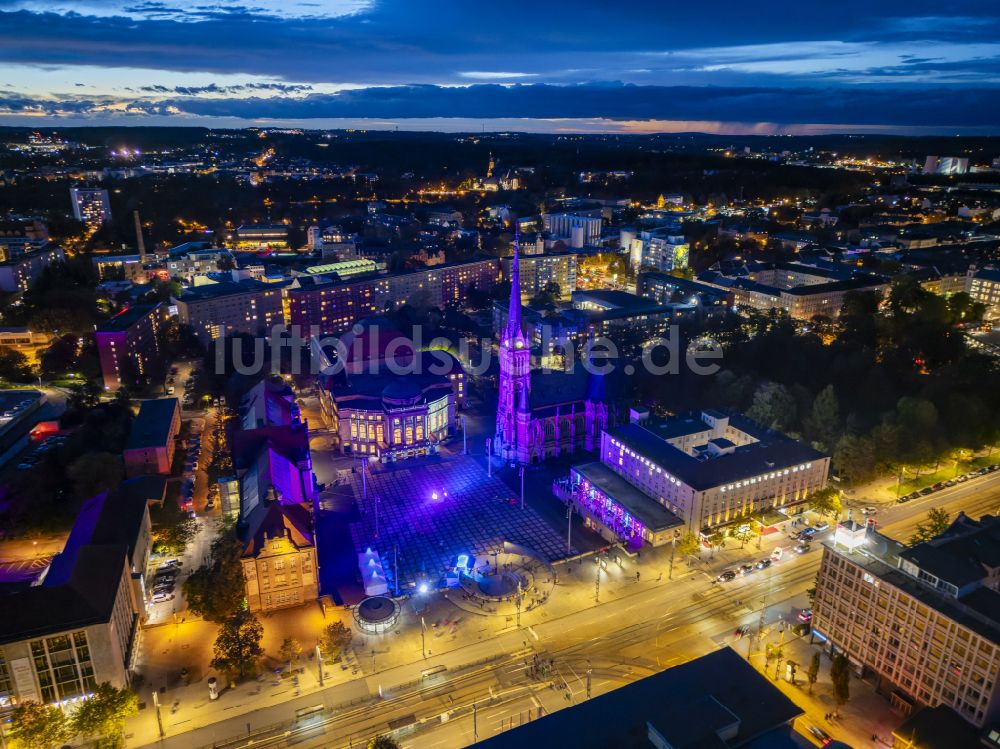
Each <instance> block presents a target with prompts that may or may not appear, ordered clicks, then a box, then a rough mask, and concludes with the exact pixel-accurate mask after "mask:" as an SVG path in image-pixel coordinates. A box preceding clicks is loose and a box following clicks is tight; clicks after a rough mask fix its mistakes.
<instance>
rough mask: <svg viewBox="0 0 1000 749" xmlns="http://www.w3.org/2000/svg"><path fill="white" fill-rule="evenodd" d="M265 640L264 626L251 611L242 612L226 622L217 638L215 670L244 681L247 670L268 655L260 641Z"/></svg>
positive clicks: (214, 659) (223, 623) (213, 664)
mask: <svg viewBox="0 0 1000 749" xmlns="http://www.w3.org/2000/svg"><path fill="white" fill-rule="evenodd" d="M263 637H264V626H263V625H262V624H261V623H260V622H259V621H258V620H257V617H256V616H254V615H253V614H252V613H250V611H248V610H247V609H242V610H240V611H238V612H237V613H236V614H235V615H234V616H232V617H230V618H229V619H227V620H226V621H224V622H222V626H221V627H219V634H218V636H217V637H216V638H215V646H214V650H215V658H213V659H212V668H214V669H217V670H219V671H225V672H226V673H228V674H233V673H234V672H235V673H239V676H240V679H242V678H244V677H245V676H246V673H247V669H248V668H249V667H251V666H253V665H254V664H255V663H256V662H257V660H258V659H259V658H260V657H261V656H262V655H264V649H263V648H261V646H260V641H261V640H262V639H263Z"/></svg>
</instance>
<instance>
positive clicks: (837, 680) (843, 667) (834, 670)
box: [830, 653, 851, 708]
mask: <svg viewBox="0 0 1000 749" xmlns="http://www.w3.org/2000/svg"><path fill="white" fill-rule="evenodd" d="M830 681H832V682H833V698H834V699H835V700H836V701H837V707H838V708H840V707H842V706H843V705H846V704H847V701H848V700H849V699H851V665H850V663H849V662H848V660H847V656H846V655H844V654H843V653H837V654H836V655H835V656H833V663H832V664H831V665H830Z"/></svg>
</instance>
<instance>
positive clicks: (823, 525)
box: [813, 520, 830, 533]
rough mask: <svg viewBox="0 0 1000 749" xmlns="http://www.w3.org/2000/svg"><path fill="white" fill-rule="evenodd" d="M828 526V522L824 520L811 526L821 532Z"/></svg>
mask: <svg viewBox="0 0 1000 749" xmlns="http://www.w3.org/2000/svg"><path fill="white" fill-rule="evenodd" d="M829 527H830V524H829V523H828V522H826V521H825V520H824V521H822V522H819V523H816V525H814V526H813V530H814V531H816V533H822V532H823V531H825V530H826V529H827V528H829Z"/></svg>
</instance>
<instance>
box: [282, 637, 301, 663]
mask: <svg viewBox="0 0 1000 749" xmlns="http://www.w3.org/2000/svg"><path fill="white" fill-rule="evenodd" d="M278 655H280V656H281V660H283V661H286V662H287V663H288V665H289V666H291V665H292V663H294V662H295V661H297V660H298V659H299V656H300V655H302V645H301V644H299V641H298V640H296V639H295V638H294V637H286V638H285V639H284V640H282V641H281V649H280V650H279V651H278Z"/></svg>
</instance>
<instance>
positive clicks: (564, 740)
mask: <svg viewBox="0 0 1000 749" xmlns="http://www.w3.org/2000/svg"><path fill="white" fill-rule="evenodd" d="M801 714H802V710H801V709H800V708H799V707H798V706H797V705H795V703H793V702H792V701H791V700H789V699H788V698H787V697H785V696H784V695H783V694H782V693H781V692H780V691H779V690H778V689H777V688H776V687H774V686H773V685H772V684H771V683H770V681H769V680H768V679H767V678H765V677H764V676H761V675H760V674H759V673H758V672H757V671H756V669H754V668H753V667H752V666H750V665H749V664H748V663H747V662H746V661H745V660H743V658H741V657H740V656H739V655H737V654H736V652H735V651H734V650H732V649H731V648H728V647H726V648H722V649H721V650H717V651H715V652H714V653H709V654H708V655H705V656H702V657H701V658H696V659H694V660H692V661H688V662H687V663H685V664H683V665H680V666H674V667H673V668H669V669H667V670H666V671H662V672H660V673H658V674H655V675H653V676H647V677H646V678H644V679H639V680H638V681H635V682H632V683H631V684H627V685H626V686H623V687H620V688H618V689H614V690H612V691H610V692H606V693H605V694H602V695H600V696H598V697H594V698H593V699H590V700H586V701H585V702H581V703H580V704H577V705H573V706H572V707H567V708H564V709H562V710H559V711H558V712H554V713H550V714H549V715H546V716H545V717H543V718H540V719H538V720H535V721H531V722H529V723H526V724H524V725H522V726H520V727H518V728H515V729H513V730H509V731H504V732H503V733H500V734H498V735H496V736H493V737H492V738H489V739H486V740H485V741H482V742H480V743H479V744H477V746H482V747H483V749H504V748H505V747H511V749H515V748H516V749H521V747H526V746H531V747H536V746H572V747H574V749H607V748H608V747H626V746H627V747H639V746H649V745H650V744H649V739H648V728H647V725H652V727H653V728H654V729H655V730H656V731H657V732H659V733H660V734H661V735H662V736H663V737H664V738H665V739H666V740H667V741H668V742H669V743H670V745H671V746H673V747H674V749H739V748H740V747H747V746H750V745H751V743H752V742H754V741H757V740H760V739H762V737H764V736H766V735H768V734H772V733H774V732H778V731H781V730H784V731H787V730H789V729H788V728H787V726H788V725H789V724H790V723H791V721H793V720H794V719H795V718H796V717H798V716H799V715H801ZM693 716H694V717H693ZM779 735H780V734H779ZM778 742H780V740H779V739H778V738H777V736H776V743H773V744H770V745H771V746H790V745H789V744H782V743H778ZM760 745H762V744H760Z"/></svg>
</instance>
